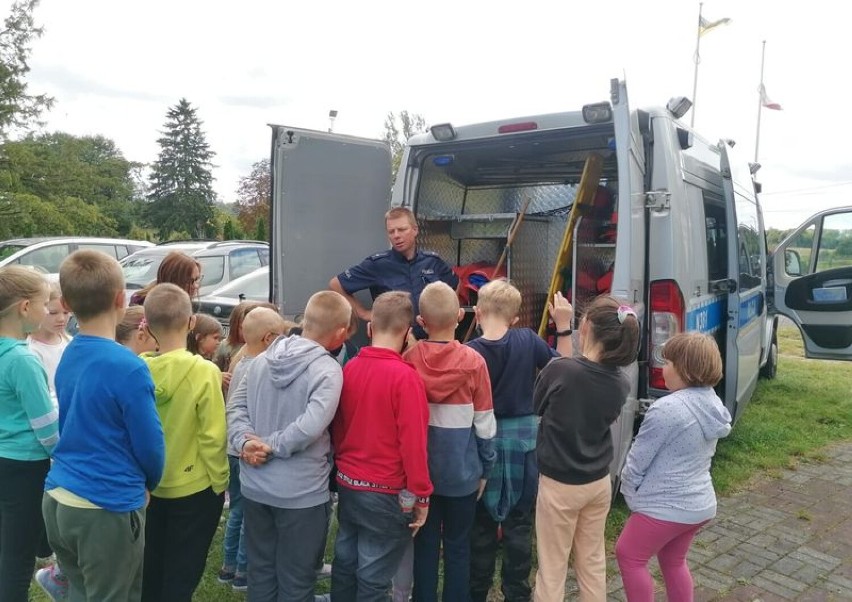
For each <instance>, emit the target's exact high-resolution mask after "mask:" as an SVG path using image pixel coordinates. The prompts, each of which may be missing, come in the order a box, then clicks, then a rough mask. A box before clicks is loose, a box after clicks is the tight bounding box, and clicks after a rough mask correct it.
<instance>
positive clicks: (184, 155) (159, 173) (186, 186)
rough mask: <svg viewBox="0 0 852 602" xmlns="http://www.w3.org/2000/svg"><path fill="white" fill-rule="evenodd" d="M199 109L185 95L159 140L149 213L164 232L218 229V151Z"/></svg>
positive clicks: (171, 111)
mask: <svg viewBox="0 0 852 602" xmlns="http://www.w3.org/2000/svg"><path fill="white" fill-rule="evenodd" d="M196 111H197V110H196V109H195V108H194V107H192V106H191V105H190V104H189V101H187V100H186V99H185V98H181V99H180V101H179V102H178V104H177V105H176V106H174V107H172V108H170V109H169V110H168V112H167V113H166V119H167V120H166V124H165V130H164V131H163V135H162V137H161V138H160V139H159V140H158V141H157V142H158V143H159V145H160V154H159V157H158V158H157V161H156V162H155V163H154V165H153V166H152V172H151V177H150V191H149V192H148V200H149V201H150V202H149V204H148V205H147V207H146V212H145V215H146V217H147V219H148V221H149V222H150V224H151V225H152V226H154V227H155V228H157V230H158V231H159V232H160V235H161V236H162V235H164V234H167V233H169V232H172V231H184V232H190V233H192V235H193V236H195V237H204V236H208V235H209V234H210V232H211V231H212V230H215V228H214V227H213V226H211V224H212V223H213V219H214V217H215V213H214V209H213V205H214V202H215V200H216V193H215V192H214V191H213V174H212V168H213V164H212V163H211V160H212V158H213V156H214V153H213V151H211V150H210V146H209V145H208V144H207V140H206V137H205V134H204V132H203V131H202V129H201V125H202V124H201V121H200V120H199V118H198V115H197V113H196Z"/></svg>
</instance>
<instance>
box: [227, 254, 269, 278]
mask: <svg viewBox="0 0 852 602" xmlns="http://www.w3.org/2000/svg"><path fill="white" fill-rule="evenodd" d="M259 267H261V263H260V256H259V255H258V254H257V250H256V249H254V248H251V249H236V250H234V251H231V265H230V273H231V280H233V279H234V278H239V277H240V276H245V275H246V274H248V273H249V272H253V271H254V270H256V269H257V268H259Z"/></svg>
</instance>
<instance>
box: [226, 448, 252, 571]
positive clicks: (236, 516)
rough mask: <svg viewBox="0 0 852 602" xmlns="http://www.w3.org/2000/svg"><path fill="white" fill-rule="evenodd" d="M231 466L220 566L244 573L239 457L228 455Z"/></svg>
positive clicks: (245, 564) (243, 532)
mask: <svg viewBox="0 0 852 602" xmlns="http://www.w3.org/2000/svg"><path fill="white" fill-rule="evenodd" d="M228 465H229V466H230V467H231V480H230V481H229V483H228V497H229V499H230V502H229V507H228V522H227V523H226V524H225V538H224V540H223V545H222V555H223V558H224V559H223V560H222V566H224V567H226V568H229V569H230V568H235V569H236V571H237V573H239V574H241V575H244V574H245V573H246V567H247V566H248V561H247V559H246V536H245V527H244V526H243V494H242V492H241V491H240V459H239V458H238V457H236V456H228Z"/></svg>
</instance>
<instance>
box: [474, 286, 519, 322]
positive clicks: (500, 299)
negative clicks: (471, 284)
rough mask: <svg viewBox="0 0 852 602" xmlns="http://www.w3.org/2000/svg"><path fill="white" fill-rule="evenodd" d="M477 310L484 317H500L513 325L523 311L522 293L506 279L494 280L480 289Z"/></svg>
mask: <svg viewBox="0 0 852 602" xmlns="http://www.w3.org/2000/svg"><path fill="white" fill-rule="evenodd" d="M476 308H477V309H478V310H479V312H480V313H481V314H482V315H484V316H500V317H501V318H503V319H504V320H505V321H506V322H507V323H508V324H511V323H512V320H514V319H515V318H517V317H518V313H519V312H520V311H521V291H519V290H518V289H517V288H515V287H514V286H512V284H511V283H510V282H509V281H508V280H506V279H505V278H498V279H497V280H492V281H491V282H489V283H488V284H486V285H485V286H483V287H482V288H480V289H479V296H478V297H477V300H476Z"/></svg>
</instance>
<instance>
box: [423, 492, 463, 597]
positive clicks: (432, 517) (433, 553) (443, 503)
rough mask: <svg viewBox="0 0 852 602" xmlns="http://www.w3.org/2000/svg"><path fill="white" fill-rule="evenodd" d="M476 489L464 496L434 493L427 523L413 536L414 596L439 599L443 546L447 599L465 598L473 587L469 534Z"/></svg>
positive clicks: (445, 593)
mask: <svg viewBox="0 0 852 602" xmlns="http://www.w3.org/2000/svg"><path fill="white" fill-rule="evenodd" d="M475 514H476V492H474V493H471V494H470V495H465V496H463V497H450V496H445V495H433V496H432V498H431V501H430V503H429V516H428V517H427V518H426V524H425V525H423V527H422V528H421V529H420V531H419V532H418V533H417V538H416V539H415V540H414V599H415V600H417V602H437V600H438V562H439V559H440V552H441V547H442V544H443V549H444V593H443V597H442V600H444V602H463V601H465V600H467V599H468V595H469V588H470V535H471V530H472V528H473V522H474V516H475Z"/></svg>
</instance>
